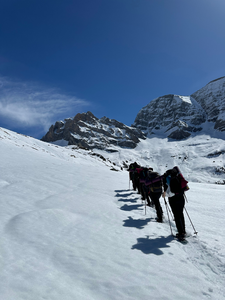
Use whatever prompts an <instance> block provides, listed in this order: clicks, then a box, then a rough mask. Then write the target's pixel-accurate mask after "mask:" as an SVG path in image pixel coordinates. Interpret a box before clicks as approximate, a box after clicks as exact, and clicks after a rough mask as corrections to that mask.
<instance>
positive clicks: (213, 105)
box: [192, 77, 225, 131]
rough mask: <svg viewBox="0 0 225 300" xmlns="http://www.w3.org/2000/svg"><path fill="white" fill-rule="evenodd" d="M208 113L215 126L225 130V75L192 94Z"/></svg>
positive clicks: (208, 117) (209, 119)
mask: <svg viewBox="0 0 225 300" xmlns="http://www.w3.org/2000/svg"><path fill="white" fill-rule="evenodd" d="M192 97H194V98H195V99H196V101H198V103H199V104H200V105H201V106H202V108H203V109H204V110H205V112H206V114H207V119H208V121H209V122H213V123H215V125H214V128H215V129H217V130H220V131H225V77H221V78H218V79H216V80H213V81H211V82H209V83H208V84H207V85H206V86H205V87H203V88H202V89H200V90H199V91H197V92H195V93H194V94H192Z"/></svg>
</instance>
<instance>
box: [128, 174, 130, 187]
mask: <svg viewBox="0 0 225 300" xmlns="http://www.w3.org/2000/svg"><path fill="white" fill-rule="evenodd" d="M128 174H129V177H128V180H129V190H130V172H129V173H128Z"/></svg>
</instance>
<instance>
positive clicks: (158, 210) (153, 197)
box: [149, 192, 163, 220]
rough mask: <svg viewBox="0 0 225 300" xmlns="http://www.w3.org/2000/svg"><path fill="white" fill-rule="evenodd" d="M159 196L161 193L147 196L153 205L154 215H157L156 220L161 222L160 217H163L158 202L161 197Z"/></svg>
mask: <svg viewBox="0 0 225 300" xmlns="http://www.w3.org/2000/svg"><path fill="white" fill-rule="evenodd" d="M161 195H162V192H160V193H153V192H150V194H149V196H150V198H151V200H152V201H153V203H154V204H155V209H156V214H157V218H158V219H159V220H162V215H163V210H162V207H161V205H160V202H159V198H160V197H161Z"/></svg>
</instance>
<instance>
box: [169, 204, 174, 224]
mask: <svg viewBox="0 0 225 300" xmlns="http://www.w3.org/2000/svg"><path fill="white" fill-rule="evenodd" d="M168 209H169V212H170V215H171V218H172V220H173V221H174V216H173V214H172V211H171V209H170V207H169V206H168Z"/></svg>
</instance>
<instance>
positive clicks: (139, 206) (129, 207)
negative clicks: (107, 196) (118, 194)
mask: <svg viewBox="0 0 225 300" xmlns="http://www.w3.org/2000/svg"><path fill="white" fill-rule="evenodd" d="M120 209H121V210H125V211H131V210H140V209H142V210H143V204H135V205H127V204H124V205H123V206H121V207H120Z"/></svg>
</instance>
